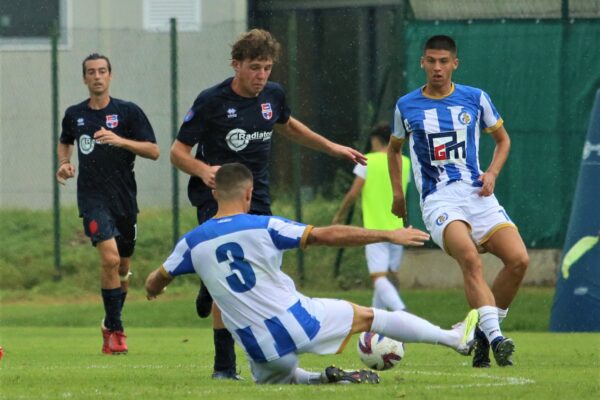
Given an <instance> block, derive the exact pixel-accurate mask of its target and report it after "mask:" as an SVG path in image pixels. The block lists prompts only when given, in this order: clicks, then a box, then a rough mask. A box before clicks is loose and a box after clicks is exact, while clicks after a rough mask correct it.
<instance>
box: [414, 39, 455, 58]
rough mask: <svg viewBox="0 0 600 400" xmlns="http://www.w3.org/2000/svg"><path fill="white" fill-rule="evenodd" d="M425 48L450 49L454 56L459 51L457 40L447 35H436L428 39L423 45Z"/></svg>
mask: <svg viewBox="0 0 600 400" xmlns="http://www.w3.org/2000/svg"><path fill="white" fill-rule="evenodd" d="M425 50H448V51H449V52H450V53H452V55H454V56H456V54H457V53H458V49H457V47H456V42H455V41H454V39H452V38H451V37H450V36H446V35H435V36H432V37H430V38H429V39H427V42H425V47H423V52H425Z"/></svg>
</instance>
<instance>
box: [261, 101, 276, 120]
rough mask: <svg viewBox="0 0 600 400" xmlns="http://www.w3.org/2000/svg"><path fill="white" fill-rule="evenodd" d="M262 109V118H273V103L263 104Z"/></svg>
mask: <svg viewBox="0 0 600 400" xmlns="http://www.w3.org/2000/svg"><path fill="white" fill-rule="evenodd" d="M260 109H261V111H262V116H263V118H264V119H271V118H273V110H272V109H271V103H262V104H261V105H260Z"/></svg>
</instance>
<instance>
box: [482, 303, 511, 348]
mask: <svg viewBox="0 0 600 400" xmlns="http://www.w3.org/2000/svg"><path fill="white" fill-rule="evenodd" d="M498 310H499V309H498V308H497V307H494V306H483V307H479V308H478V309H477V311H478V312H479V329H481V331H482V332H483V333H484V334H485V337H486V338H487V340H488V342H489V343H492V341H493V340H494V339H496V338H497V337H499V336H502V331H501V330H500V323H499V321H498V314H499V312H498ZM503 311H505V312H504V313H503V314H504V316H506V312H507V311H508V310H503Z"/></svg>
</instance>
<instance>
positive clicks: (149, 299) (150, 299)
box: [146, 286, 167, 301]
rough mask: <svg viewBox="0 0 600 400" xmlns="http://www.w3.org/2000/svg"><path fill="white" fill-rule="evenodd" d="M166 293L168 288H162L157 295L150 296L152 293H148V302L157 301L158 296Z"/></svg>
mask: <svg viewBox="0 0 600 400" xmlns="http://www.w3.org/2000/svg"><path fill="white" fill-rule="evenodd" d="M166 291H167V287H166V286H165V287H164V288H162V290H161V291H160V292H158V293H155V294H150V293H148V292H146V299H147V300H148V301H152V300H154V299H156V298H157V297H158V296H160V295H161V294H163V293H164V292H166Z"/></svg>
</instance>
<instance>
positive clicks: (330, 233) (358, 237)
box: [306, 225, 429, 247]
mask: <svg viewBox="0 0 600 400" xmlns="http://www.w3.org/2000/svg"><path fill="white" fill-rule="evenodd" d="M427 240H429V234H428V233H426V232H423V231H420V230H418V229H414V228H412V227H408V228H401V229H396V230H393V231H382V230H374V229H365V228H360V227H357V226H349V225H331V226H325V227H316V228H313V229H312V230H311V231H310V233H309V234H308V238H307V240H306V244H307V245H313V246H337V247H349V246H362V245H366V244H371V243H378V242H390V243H394V244H401V245H406V246H422V245H423V243H425V242H426V241H427Z"/></svg>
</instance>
